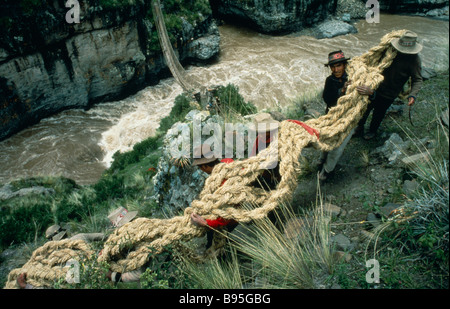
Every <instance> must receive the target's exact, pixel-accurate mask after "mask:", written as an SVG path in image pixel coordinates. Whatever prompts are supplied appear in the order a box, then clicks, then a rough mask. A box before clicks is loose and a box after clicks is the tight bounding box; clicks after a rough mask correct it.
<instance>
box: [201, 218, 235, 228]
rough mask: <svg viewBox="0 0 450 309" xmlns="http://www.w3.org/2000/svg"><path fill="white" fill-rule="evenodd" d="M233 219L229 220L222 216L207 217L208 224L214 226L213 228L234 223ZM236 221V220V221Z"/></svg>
mask: <svg viewBox="0 0 450 309" xmlns="http://www.w3.org/2000/svg"><path fill="white" fill-rule="evenodd" d="M233 221H234V220H233V219H229V220H227V219H224V218H222V217H218V218H217V219H214V220H208V219H206V223H207V224H208V226H209V227H212V228H213V229H216V228H218V227H221V226H226V225H228V224H230V223H232V222H233ZM234 222H236V221H234Z"/></svg>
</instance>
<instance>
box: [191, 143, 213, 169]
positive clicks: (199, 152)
mask: <svg viewBox="0 0 450 309" xmlns="http://www.w3.org/2000/svg"><path fill="white" fill-rule="evenodd" d="M196 157H200V158H196ZM216 160H217V158H216V157H215V156H214V151H212V150H211V146H210V145H208V144H203V145H200V146H197V147H196V148H195V149H194V161H193V162H192V165H193V166H195V165H202V164H208V163H210V162H214V161H216Z"/></svg>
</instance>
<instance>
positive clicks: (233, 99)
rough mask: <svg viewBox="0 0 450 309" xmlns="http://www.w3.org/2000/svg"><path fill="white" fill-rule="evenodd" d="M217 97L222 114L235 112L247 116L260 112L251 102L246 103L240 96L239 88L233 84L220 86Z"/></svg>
mask: <svg viewBox="0 0 450 309" xmlns="http://www.w3.org/2000/svg"><path fill="white" fill-rule="evenodd" d="M217 96H218V98H219V101H220V109H221V113H223V114H229V113H230V112H235V113H238V114H240V115H242V116H246V115H250V114H254V113H256V112H257V111H258V109H257V108H256V106H255V105H253V104H252V103H251V102H245V100H244V98H243V97H242V96H241V95H240V94H239V88H238V87H237V86H235V85H233V84H228V85H227V86H225V87H224V86H220V87H219V88H218V89H217Z"/></svg>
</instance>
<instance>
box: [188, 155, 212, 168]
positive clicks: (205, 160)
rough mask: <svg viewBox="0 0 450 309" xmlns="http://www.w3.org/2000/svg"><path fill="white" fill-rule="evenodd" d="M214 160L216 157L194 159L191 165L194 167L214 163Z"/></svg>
mask: <svg viewBox="0 0 450 309" xmlns="http://www.w3.org/2000/svg"><path fill="white" fill-rule="evenodd" d="M216 160H217V158H216V157H212V158H199V159H194V161H193V162H192V165H193V166H196V165H202V164H208V163H211V162H214V161H216Z"/></svg>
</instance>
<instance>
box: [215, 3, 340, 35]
mask: <svg viewBox="0 0 450 309" xmlns="http://www.w3.org/2000/svg"><path fill="white" fill-rule="evenodd" d="M210 3H211V8H212V9H213V12H214V14H215V16H218V17H220V18H223V19H225V20H232V21H240V22H243V23H245V24H246V25H249V26H251V27H252V28H254V29H256V30H257V31H260V32H263V33H269V34H279V33H286V32H292V31H298V30H301V29H303V28H305V27H309V26H312V25H313V24H315V23H317V22H319V21H322V20H324V19H325V18H326V17H327V16H328V15H329V14H330V13H333V12H334V11H335V10H336V4H337V0H286V1H279V0H210Z"/></svg>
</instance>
